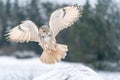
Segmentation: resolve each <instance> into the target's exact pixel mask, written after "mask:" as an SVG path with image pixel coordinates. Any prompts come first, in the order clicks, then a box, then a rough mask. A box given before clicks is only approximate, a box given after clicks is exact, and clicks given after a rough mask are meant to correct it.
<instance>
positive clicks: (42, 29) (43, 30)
mask: <svg viewBox="0 0 120 80" xmlns="http://www.w3.org/2000/svg"><path fill="white" fill-rule="evenodd" d="M39 34H40V35H41V36H48V35H50V34H51V31H50V29H49V27H48V26H47V25H44V26H42V27H40V28H39Z"/></svg>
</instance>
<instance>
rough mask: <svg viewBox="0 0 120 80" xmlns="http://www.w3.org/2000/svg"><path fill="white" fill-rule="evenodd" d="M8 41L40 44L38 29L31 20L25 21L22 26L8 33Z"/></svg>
mask: <svg viewBox="0 0 120 80" xmlns="http://www.w3.org/2000/svg"><path fill="white" fill-rule="evenodd" d="M7 39H9V40H10V41H14V42H29V41H36V42H38V41H39V37H38V28H37V26H36V25H35V24H34V23H33V22H32V21H30V20H26V21H23V22H22V23H21V24H20V25H18V26H16V27H15V28H13V29H11V30H10V31H9V32H8V34H7Z"/></svg>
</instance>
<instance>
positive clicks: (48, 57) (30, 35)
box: [7, 5, 82, 64]
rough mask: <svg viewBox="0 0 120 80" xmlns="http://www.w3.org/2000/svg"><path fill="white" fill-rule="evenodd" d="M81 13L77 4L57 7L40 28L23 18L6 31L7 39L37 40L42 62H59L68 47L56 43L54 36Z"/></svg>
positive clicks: (74, 20)
mask: <svg viewBox="0 0 120 80" xmlns="http://www.w3.org/2000/svg"><path fill="white" fill-rule="evenodd" d="M81 13H82V12H81V7H80V6H78V5H72V6H67V7H64V8H60V9H57V10H55V11H54V12H53V13H52V14H51V16H50V19H49V22H48V24H46V25H43V26H41V27H40V28H38V27H37V26H36V24H35V23H34V22H32V21H30V20H25V21H23V22H22V23H21V24H20V25H18V26H16V27H15V28H13V29H11V30H10V31H9V32H8V34H7V35H8V37H7V39H8V40H10V41H14V42H29V41H35V42H38V43H39V45H40V46H41V47H42V48H43V52H42V54H41V57H40V60H41V61H42V62H43V63H46V64H53V63H55V62H59V61H60V60H61V59H62V58H65V56H66V52H67V51H68V48H67V45H63V44H57V43H56V39H55V37H56V35H57V34H58V33H59V32H60V31H61V30H63V29H64V28H67V27H69V26H71V25H72V24H73V23H74V22H76V21H77V20H78V19H79V17H80V16H81Z"/></svg>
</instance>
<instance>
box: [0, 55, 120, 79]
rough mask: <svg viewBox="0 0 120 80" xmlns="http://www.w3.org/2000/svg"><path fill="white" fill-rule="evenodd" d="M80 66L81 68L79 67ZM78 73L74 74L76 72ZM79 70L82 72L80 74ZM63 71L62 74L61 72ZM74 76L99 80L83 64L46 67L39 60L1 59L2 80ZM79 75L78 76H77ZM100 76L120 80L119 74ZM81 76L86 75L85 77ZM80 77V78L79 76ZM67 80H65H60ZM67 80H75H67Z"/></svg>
mask: <svg viewBox="0 0 120 80" xmlns="http://www.w3.org/2000/svg"><path fill="white" fill-rule="evenodd" d="M78 66H79V67H78ZM73 69H74V70H75V71H76V72H74V70H73ZM79 70H80V71H81V72H79ZM61 71H62V72H61ZM68 72H69V73H70V74H73V76H75V77H76V78H77V77H81V80H88V79H82V78H85V77H86V78H87V77H88V76H90V77H89V78H90V79H89V80H93V79H92V78H93V77H94V78H96V79H94V80H98V79H97V78H98V75H97V74H96V73H95V72H94V71H93V70H91V69H90V68H88V67H85V66H83V65H82V64H75V63H66V62H61V63H57V64H55V65H46V64H42V63H41V62H40V61H39V58H33V59H16V58H11V57H0V80H33V79H34V80H38V79H39V80H47V79H45V78H44V76H46V75H47V77H49V79H48V80H53V79H50V77H51V76H52V75H54V74H58V73H59V74H58V75H56V76H54V77H61V76H62V74H63V73H64V74H67V75H68ZM76 73H78V76H76ZM97 73H98V74H99V76H101V77H103V78H104V80H120V73H119V72H102V71H98V72H97ZM81 74H85V75H86V76H83V75H81ZM79 75H80V76H79ZM66 77H67V76H66V75H65V76H62V77H61V78H66ZM54 80H57V79H54ZM59 80H65V79H59ZM66 80H74V79H72V78H71V79H67V78H66ZM75 80H77V79H75Z"/></svg>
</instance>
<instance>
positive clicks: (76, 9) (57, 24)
mask: <svg viewBox="0 0 120 80" xmlns="http://www.w3.org/2000/svg"><path fill="white" fill-rule="evenodd" d="M81 11H82V10H81V7H80V6H78V5H72V6H67V7H64V8H61V9H57V10H55V11H54V12H53V13H52V14H51V16H50V20H49V26H50V29H51V30H52V31H53V34H54V36H56V35H57V34H58V33H59V32H60V31H61V30H62V29H64V28H67V27H68V26H71V25H72V24H73V23H74V22H75V21H77V20H78V19H79V17H80V16H81V14H82V12H81Z"/></svg>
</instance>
